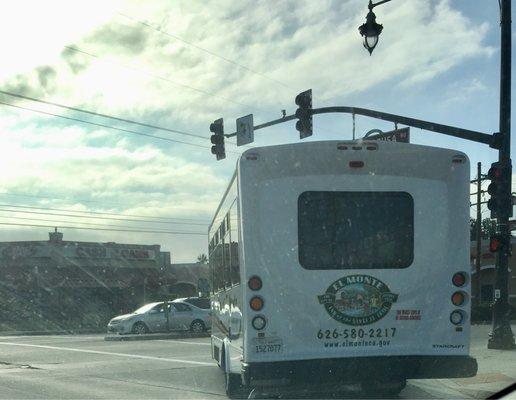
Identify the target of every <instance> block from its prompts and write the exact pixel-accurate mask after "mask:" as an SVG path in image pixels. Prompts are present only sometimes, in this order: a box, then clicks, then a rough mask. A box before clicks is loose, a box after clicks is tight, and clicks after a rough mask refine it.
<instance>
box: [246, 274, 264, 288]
mask: <svg viewBox="0 0 516 400" xmlns="http://www.w3.org/2000/svg"><path fill="white" fill-rule="evenodd" d="M247 286H249V289H251V290H260V289H261V288H262V280H261V279H260V277H259V276H256V275H254V276H251V278H249V282H247Z"/></svg>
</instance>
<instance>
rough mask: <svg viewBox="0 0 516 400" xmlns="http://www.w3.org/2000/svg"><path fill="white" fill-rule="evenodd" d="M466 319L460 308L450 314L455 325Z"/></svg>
mask: <svg viewBox="0 0 516 400" xmlns="http://www.w3.org/2000/svg"><path fill="white" fill-rule="evenodd" d="M463 321H464V313H463V312H462V311H460V310H455V311H452V313H451V314H450V322H451V323H452V324H453V325H460V324H462V322H463Z"/></svg>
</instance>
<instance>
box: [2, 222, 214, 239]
mask: <svg viewBox="0 0 516 400" xmlns="http://www.w3.org/2000/svg"><path fill="white" fill-rule="evenodd" d="M0 225H5V226H27V227H39V228H56V225H55V224H54V225H36V224H21V223H15V222H12V223H7V222H0ZM57 227H58V228H61V229H81V230H89V231H109V232H133V233H156V234H157V233H163V234H167V235H198V236H206V233H203V232H181V231H155V230H132V229H107V228H87V227H80V226H71V225H58V226H57Z"/></svg>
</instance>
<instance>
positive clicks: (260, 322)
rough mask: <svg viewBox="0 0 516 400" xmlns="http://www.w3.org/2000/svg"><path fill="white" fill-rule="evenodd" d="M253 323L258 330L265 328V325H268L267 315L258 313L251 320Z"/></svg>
mask: <svg viewBox="0 0 516 400" xmlns="http://www.w3.org/2000/svg"><path fill="white" fill-rule="evenodd" d="M251 325H253V328H254V329H256V330H257V331H261V330H262V329H263V328H265V325H267V321H265V317H262V316H261V315H257V316H256V317H254V318H253V320H252V321H251Z"/></svg>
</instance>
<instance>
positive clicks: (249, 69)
mask: <svg viewBox="0 0 516 400" xmlns="http://www.w3.org/2000/svg"><path fill="white" fill-rule="evenodd" d="M118 15H120V16H122V17H124V18H127V19H129V20H131V21H133V22H136V23H138V24H140V25H143V26H145V27H147V28H149V29H153V30H155V31H156V32H159V33H161V34H163V35H166V36H169V37H171V38H173V39H176V40H178V41H180V42H182V43H184V44H186V45H188V46H191V47H194V48H196V49H197V50H200V51H203V52H205V53H207V54H209V55H211V56H213V57H217V58H219V59H221V60H223V61H226V62H228V63H230V64H233V65H236V66H237V67H240V68H242V69H245V70H246V71H249V72H251V73H253V74H255V75H258V76H261V77H262V78H265V79H268V80H270V81H272V82H275V83H278V84H280V85H281V86H283V87H285V88H287V89H289V90H292V91H296V89H294V88H292V87H290V86H288V85H286V84H285V83H283V82H281V81H279V80H277V79H274V78H271V77H270V76H267V75H265V74H264V73H262V72H259V71H256V70H254V69H252V68H250V67H247V66H245V65H243V64H240V63H239V62H236V61H234V60H231V59H229V58H226V57H224V56H221V55H220V54H217V53H215V52H213V51H211V50H208V49H205V48H204V47H201V46H199V45H197V44H195V43H192V42H189V41H187V40H185V39H183V38H181V37H179V36H177V35H174V34H172V33H170V32H167V31H164V30H162V29H160V28H156V27H155V26H153V25H151V24H149V23H147V22H145V21H142V20H139V19H136V18H134V17H131V16H129V15H126V14H124V13H121V12H119V13H118Z"/></svg>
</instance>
